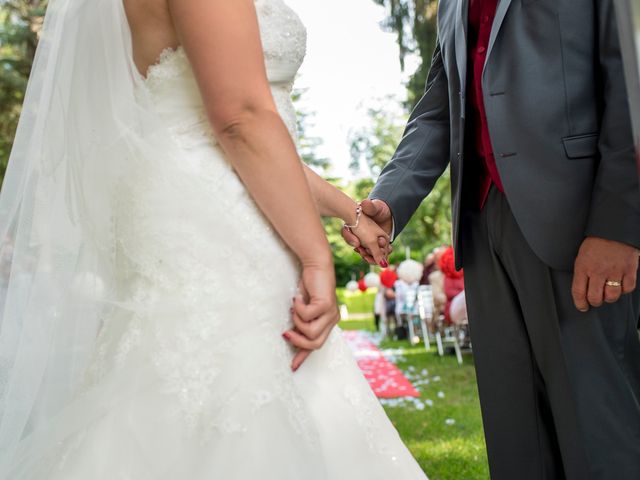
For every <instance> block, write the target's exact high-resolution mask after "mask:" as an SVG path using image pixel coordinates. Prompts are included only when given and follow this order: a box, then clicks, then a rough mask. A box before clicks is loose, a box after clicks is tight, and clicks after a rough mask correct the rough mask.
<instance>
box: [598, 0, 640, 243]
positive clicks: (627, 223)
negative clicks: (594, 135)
mask: <svg viewBox="0 0 640 480" xmlns="http://www.w3.org/2000/svg"><path fill="white" fill-rule="evenodd" d="M597 4H598V16H599V18H598V42H599V43H598V46H599V56H600V59H599V60H600V62H599V72H600V82H601V85H602V89H603V97H602V106H603V110H602V117H601V126H600V138H599V145H598V146H599V151H600V164H599V166H598V171H597V175H596V180H595V185H594V189H593V196H592V199H591V208H590V214H589V222H588V225H587V231H586V236H593V237H601V238H605V239H608V240H614V241H618V242H622V243H626V244H629V245H633V246H635V247H638V248H640V186H639V182H638V170H637V167H636V163H635V151H634V142H633V134H632V131H631V118H630V114H629V103H628V97H627V89H626V85H625V78H624V69H623V64H622V55H621V51H620V41H619V37H618V29H617V24H616V17H615V12H614V6H613V1H612V0H602V1H600V2H597Z"/></svg>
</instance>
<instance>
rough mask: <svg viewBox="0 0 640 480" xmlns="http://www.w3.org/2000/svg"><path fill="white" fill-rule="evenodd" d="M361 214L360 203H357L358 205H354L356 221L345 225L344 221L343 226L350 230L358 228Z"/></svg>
mask: <svg viewBox="0 0 640 480" xmlns="http://www.w3.org/2000/svg"><path fill="white" fill-rule="evenodd" d="M361 216H362V205H360V204H358V206H357V207H356V223H355V224H353V225H347V224H346V223H345V224H344V228H348V229H349V230H351V229H352V228H358V225H360V217H361Z"/></svg>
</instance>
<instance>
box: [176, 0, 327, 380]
mask: <svg viewBox="0 0 640 480" xmlns="http://www.w3.org/2000/svg"><path fill="white" fill-rule="evenodd" d="M168 3H169V7H170V12H171V16H172V20H173V23H174V27H175V29H176V33H177V35H178V38H179V40H180V42H181V44H182V45H183V47H184V49H185V52H186V53H187V56H188V57H189V60H190V63H191V65H192V68H193V70H194V73H195V76H196V79H197V81H198V84H199V87H200V90H201V94H202V97H203V100H204V104H205V107H206V109H207V113H208V116H209V119H210V122H211V125H212V127H213V130H214V133H215V136H216V138H217V140H218V142H219V144H220V146H221V147H222V149H223V150H224V152H225V154H226V155H227V157H228V159H229V160H230V162H231V163H232V165H233V167H234V169H235V171H236V172H237V174H238V175H239V177H240V178H241V180H242V182H243V183H244V184H245V186H246V188H247V189H248V191H249V192H250V194H251V195H252V197H253V198H254V199H255V201H256V203H257V204H258V206H259V207H260V209H261V210H262V211H263V212H264V214H265V215H266V216H267V218H268V219H269V220H270V222H271V223H272V224H273V226H274V228H275V229H276V230H277V231H278V233H279V234H280V235H281V237H282V238H283V239H284V241H285V242H286V243H287V245H288V246H289V247H290V248H291V249H292V250H293V252H294V253H295V254H296V255H297V256H298V258H299V259H300V262H301V263H302V266H303V278H302V284H303V287H304V288H305V289H306V291H307V292H308V294H309V296H310V301H309V303H308V304H305V303H304V302H302V301H301V300H300V299H296V300H295V304H294V306H295V310H294V320H295V321H296V327H297V328H298V331H290V332H285V338H288V340H289V341H291V342H292V343H293V344H294V345H295V346H297V347H298V348H300V349H304V350H313V349H317V348H319V347H320V346H322V344H323V343H324V341H325V340H326V338H327V337H328V335H329V333H330V331H331V329H332V327H333V326H334V325H335V324H336V323H337V321H338V312H337V305H336V299H335V278H334V273H333V262H332V256H331V251H330V248H329V244H328V241H327V239H326V236H325V233H324V229H323V227H322V224H321V221H320V217H319V215H318V212H317V210H316V206H315V204H314V201H313V198H312V195H311V192H310V189H309V185H308V183H307V181H306V178H305V174H304V171H303V168H302V164H301V162H300V159H299V157H298V154H297V152H296V148H295V146H294V143H293V140H292V139H291V136H290V134H289V132H288V130H287V128H286V126H285V124H284V123H283V121H282V119H281V118H280V115H279V114H278V112H277V110H276V106H275V104H274V100H273V98H272V95H271V90H270V87H269V83H268V80H267V76H266V71H265V64H264V57H263V51H262V45H261V41H260V34H259V27H258V21H257V15H256V11H255V6H254V1H253V0H233V1H230V0H168ZM238 221H239V222H241V221H242V219H238ZM256 240H258V239H256ZM256 248H260V246H259V245H256ZM275 267H277V265H276V266H275ZM300 332H301V333H303V334H304V335H300ZM305 355H306V353H305V352H302V354H301V355H299V356H298V357H296V360H294V365H293V368H294V369H296V368H297V366H299V363H300V361H301V360H304V358H306V357H305Z"/></svg>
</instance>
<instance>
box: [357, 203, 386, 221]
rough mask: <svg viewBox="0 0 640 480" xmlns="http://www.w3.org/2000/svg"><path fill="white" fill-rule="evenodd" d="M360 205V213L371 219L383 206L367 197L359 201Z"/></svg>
mask: <svg viewBox="0 0 640 480" xmlns="http://www.w3.org/2000/svg"><path fill="white" fill-rule="evenodd" d="M360 206H361V207H362V213H364V214H365V215H367V216H368V217H371V218H373V219H375V218H376V217H377V216H378V215H379V214H380V213H381V210H382V208H383V206H382V204H381V203H380V202H377V201H375V200H369V199H368V198H367V199H366V200H363V201H362V202H360Z"/></svg>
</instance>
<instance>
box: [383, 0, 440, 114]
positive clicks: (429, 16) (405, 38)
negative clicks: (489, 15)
mask: <svg viewBox="0 0 640 480" xmlns="http://www.w3.org/2000/svg"><path fill="white" fill-rule="evenodd" d="M373 1H374V2H375V3H377V4H378V5H382V6H384V7H385V8H386V9H387V18H386V20H385V21H384V23H383V27H384V28H386V29H387V30H389V31H392V32H394V33H395V34H396V38H397V41H398V47H399V50H400V65H401V66H402V68H403V70H404V67H405V59H406V58H407V56H408V55H416V56H418V59H419V60H420V64H419V67H418V69H417V70H416V71H415V72H414V73H413V74H412V75H411V78H410V79H409V83H408V85H407V89H408V98H407V106H408V107H409V108H412V107H413V106H414V105H415V104H416V102H417V101H418V100H419V99H420V97H421V96H422V93H423V92H424V86H425V83H426V81H427V74H428V73H429V66H430V65H431V61H430V60H431V55H432V54H433V50H434V48H435V39H436V33H437V26H436V14H437V9H438V0H373Z"/></svg>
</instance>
